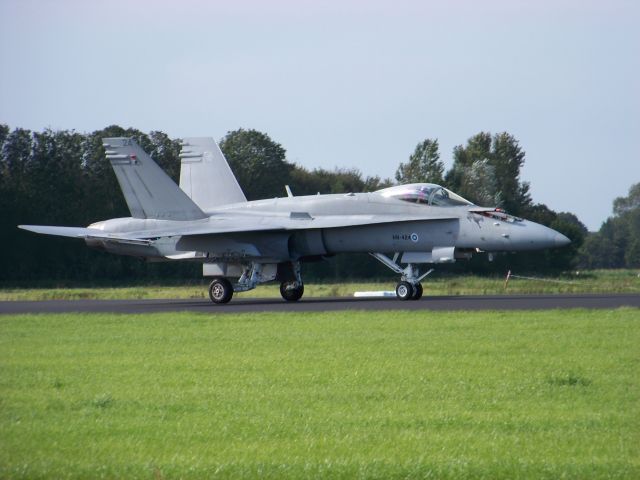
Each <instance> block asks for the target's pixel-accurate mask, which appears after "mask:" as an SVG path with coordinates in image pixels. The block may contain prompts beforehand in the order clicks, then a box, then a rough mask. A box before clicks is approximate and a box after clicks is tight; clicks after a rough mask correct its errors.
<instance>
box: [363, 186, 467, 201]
mask: <svg viewBox="0 0 640 480" xmlns="http://www.w3.org/2000/svg"><path fill="white" fill-rule="evenodd" d="M376 193H379V194H380V195H382V196H383V197H386V198H397V199H398V200H403V201H405V202H411V203H419V204H423V205H431V206H434V207H460V206H463V205H473V203H471V202H470V201H468V200H465V199H464V198H462V197H461V196H460V195H457V194H455V193H453V192H452V191H451V190H447V189H446V188H444V187H441V186H440V185H436V184H434V183H411V184H409V185H397V186H395V187H389V188H384V189H382V190H378V191H377V192H376Z"/></svg>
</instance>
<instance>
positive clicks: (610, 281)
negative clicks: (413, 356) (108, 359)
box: [0, 270, 640, 301]
mask: <svg viewBox="0 0 640 480" xmlns="http://www.w3.org/2000/svg"><path fill="white" fill-rule="evenodd" d="M396 282H397V278H395V277H394V276H393V275H390V276H389V280H388V281H385V282H368V283H362V282H361V283H354V282H350V283H349V282H347V283H329V284H327V283H319V284H316V283H313V282H310V283H307V284H305V297H336V296H337V297H340V296H352V295H353V293H354V292H357V291H363V290H394V289H395V285H396ZM423 284H424V288H425V295H432V296H433V295H504V294H506V295H508V294H557V293H640V271H636V270H595V271H589V272H583V273H582V274H579V275H576V274H572V275H564V276H562V277H560V278H557V277H553V278H543V279H540V280H527V279H520V278H513V279H511V280H510V282H509V283H508V286H507V288H505V278H504V277H480V276H473V275H459V276H458V275H444V274H439V273H438V272H436V273H434V274H433V275H432V276H430V277H427V279H426V280H425V281H424V282H423ZM207 287H208V282H207V280H204V279H203V280H202V282H200V283H198V284H196V285H193V284H192V285H185V286H176V285H142V286H134V287H121V288H104V287H102V288H29V289H25V288H9V287H5V288H0V301H3V300H5V301H7V300H8V301H11V300H80V299H98V300H112V299H151V298H183V299H188V298H203V299H204V298H208V291H207ZM275 297H278V298H279V297H280V291H279V287H278V285H275V284H267V285H262V286H259V287H258V288H256V289H255V290H251V291H249V292H243V293H240V294H238V298H275Z"/></svg>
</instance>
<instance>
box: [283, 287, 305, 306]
mask: <svg viewBox="0 0 640 480" xmlns="http://www.w3.org/2000/svg"><path fill="white" fill-rule="evenodd" d="M303 294H304V285H303V284H302V283H298V282H282V283H281V284H280V295H282V298H284V299H285V300H286V301H287V302H296V301H298V300H300V299H301V298H302V295H303Z"/></svg>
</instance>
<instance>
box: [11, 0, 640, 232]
mask: <svg viewBox="0 0 640 480" xmlns="http://www.w3.org/2000/svg"><path fill="white" fill-rule="evenodd" d="M639 25H640V2H638V1H636V0H607V1H600V0H598V1H595V0H554V1H541V0H537V1H535V0H531V1H527V0H520V1H518V0H488V1H480V0H453V1H451V0H449V1H438V2H436V1H418V0H415V1H411V0H393V1H378V0H366V1H365V0H342V1H336V2H330V1H325V2H319V1H316V2H311V1H300V0H298V1H294V0H268V1H261V0H229V1H197V0H181V1H177V0H176V1H168V0H154V1H150V0H147V1H134V0H126V1H121V0H107V1H99V0H91V1H89V0H57V1H54V0H49V1H47V0H37V1H36V0H0V61H1V64H0V122H2V123H7V124H8V125H9V126H10V127H12V128H14V127H24V128H29V129H34V130H42V129H43V128H45V127H51V128H53V129H75V130H77V131H80V132H90V131H93V130H96V129H100V128H103V127H105V126H107V125H111V124H118V125H121V126H123V127H129V126H131V127H135V128H139V129H141V130H143V131H147V132H148V131H151V130H162V131H164V132H166V133H167V134H169V135H170V136H171V137H182V136H213V137H214V138H216V140H218V139H220V138H221V137H222V136H223V135H224V134H225V133H226V132H227V131H229V130H234V129H236V128H239V127H243V128H255V129H258V130H261V131H263V132H265V133H267V134H269V135H270V136H271V138H272V139H273V140H275V141H277V142H279V143H280V144H282V146H283V147H285V148H286V150H287V157H288V159H289V160H290V161H293V162H296V163H298V164H300V165H303V166H305V167H308V168H314V167H324V168H333V167H341V168H358V169H359V170H360V171H362V172H363V173H364V174H366V175H380V176H382V177H393V175H394V172H395V170H396V168H397V166H398V164H399V162H401V161H406V159H407V157H408V156H409V154H410V153H411V152H412V151H413V149H414V148H415V145H416V144H417V143H418V142H419V141H421V140H423V139H425V138H437V139H438V140H439V141H440V146H441V154H442V159H443V160H444V161H445V164H446V166H447V168H448V167H450V166H451V163H452V158H451V151H452V149H453V147H454V146H456V145H458V144H462V143H465V142H466V140H467V139H468V138H469V137H470V136H472V135H474V134H476V133H478V132H480V131H489V132H492V133H496V132H501V131H507V132H509V133H511V134H513V135H515V137H516V138H517V139H518V140H519V141H520V144H521V146H522V148H523V149H524V150H525V151H526V153H527V156H526V164H525V167H524V170H523V175H522V176H523V179H524V180H525V181H529V182H530V183H531V187H532V188H531V189H532V195H533V199H534V201H535V202H542V203H545V204H547V205H548V206H549V207H550V208H552V209H554V210H557V211H570V212H574V213H575V214H577V215H578V217H579V218H580V219H581V220H582V221H583V222H584V223H585V224H586V225H587V226H588V227H589V229H590V230H597V229H598V228H599V227H600V224H601V223H602V222H603V221H604V220H605V219H606V218H607V217H608V216H609V215H611V206H612V201H613V199H614V198H615V197H618V196H622V195H626V194H627V192H628V189H629V187H630V186H631V185H632V184H633V183H636V182H640V26H639Z"/></svg>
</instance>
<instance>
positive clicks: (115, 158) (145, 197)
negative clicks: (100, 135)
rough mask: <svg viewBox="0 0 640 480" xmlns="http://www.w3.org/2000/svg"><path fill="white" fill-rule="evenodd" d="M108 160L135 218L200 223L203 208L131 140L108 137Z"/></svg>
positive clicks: (106, 140) (104, 142) (106, 139)
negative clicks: (198, 220) (198, 221)
mask: <svg viewBox="0 0 640 480" xmlns="http://www.w3.org/2000/svg"><path fill="white" fill-rule="evenodd" d="M103 145H104V148H105V151H106V154H107V158H108V159H109V161H110V162H111V166H112V167H113V171H114V172H115V174H116V177H117V178H118V182H119V183H120V188H122V193H123V194H124V198H125V200H126V201H127V205H128V206H129V210H130V211H131V216H133V217H134V218H154V219H158V220H197V219H201V218H206V215H205V214H204V212H203V211H202V210H200V208H199V207H198V206H197V205H196V204H195V203H193V201H191V199H190V198H189V197H188V196H187V195H186V194H185V193H184V192H183V191H182V190H180V188H178V186H177V185H176V184H175V183H174V181H173V180H171V178H170V177H169V176H168V175H167V174H166V173H165V172H164V171H163V170H162V169H161V168H160V167H159V166H158V165H157V164H156V163H155V162H154V161H153V160H152V159H151V157H150V156H149V155H148V154H147V153H146V152H145V151H144V150H142V148H141V147H140V145H138V144H137V143H136V141H135V140H133V139H131V138H123V137H117V138H104V139H103Z"/></svg>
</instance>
